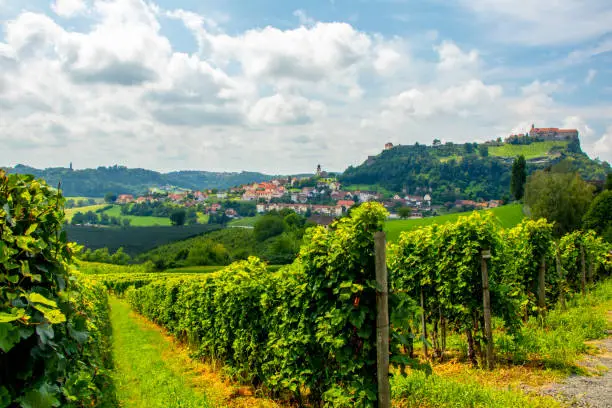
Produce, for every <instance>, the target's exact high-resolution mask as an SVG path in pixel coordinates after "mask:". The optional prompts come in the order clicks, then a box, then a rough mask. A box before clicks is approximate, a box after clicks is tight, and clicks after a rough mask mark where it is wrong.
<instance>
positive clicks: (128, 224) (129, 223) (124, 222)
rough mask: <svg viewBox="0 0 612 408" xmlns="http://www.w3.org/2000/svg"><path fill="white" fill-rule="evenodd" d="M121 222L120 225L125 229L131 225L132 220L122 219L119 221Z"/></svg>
mask: <svg viewBox="0 0 612 408" xmlns="http://www.w3.org/2000/svg"><path fill="white" fill-rule="evenodd" d="M121 222H122V224H123V226H124V227H125V228H127V227H129V226H130V225H132V220H131V219H130V218H123V219H122V220H121Z"/></svg>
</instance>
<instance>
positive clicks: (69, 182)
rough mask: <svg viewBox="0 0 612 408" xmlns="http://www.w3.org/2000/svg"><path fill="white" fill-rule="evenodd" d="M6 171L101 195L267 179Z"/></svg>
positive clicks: (107, 170) (67, 191)
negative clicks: (163, 187) (155, 188)
mask: <svg viewBox="0 0 612 408" xmlns="http://www.w3.org/2000/svg"><path fill="white" fill-rule="evenodd" d="M5 170H6V171H7V172H8V173H19V174H32V175H34V176H35V177H37V178H43V179H45V180H46V181H47V183H49V185H51V186H57V185H58V183H59V182H60V181H61V183H62V190H63V191H64V195H66V196H85V197H104V194H106V193H108V192H109V191H110V192H114V193H117V194H134V195H136V194H142V193H144V192H146V191H147V190H148V189H149V188H152V187H162V186H173V187H176V188H184V189H189V190H204V189H214V188H217V189H225V188H229V187H233V186H237V185H240V184H247V183H254V182H261V181H266V180H270V179H271V178H273V176H269V175H266V174H262V173H256V172H240V173H230V172H222V173H217V172H209V171H175V172H171V173H158V172H156V171H153V170H145V169H129V168H127V167H124V166H111V167H98V168H97V169H83V170H71V169H69V168H64V167H55V168H48V169H44V170H41V169H36V168H34V167H29V166H24V165H21V164H18V165H16V166H15V167H12V168H11V167H8V168H5Z"/></svg>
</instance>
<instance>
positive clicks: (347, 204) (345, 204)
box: [336, 200, 355, 208]
mask: <svg viewBox="0 0 612 408" xmlns="http://www.w3.org/2000/svg"><path fill="white" fill-rule="evenodd" d="M336 205H339V206H340V207H345V208H350V207H352V206H354V205H355V202H354V201H353V200H338V202H337V203H336Z"/></svg>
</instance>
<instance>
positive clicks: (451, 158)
mask: <svg viewBox="0 0 612 408" xmlns="http://www.w3.org/2000/svg"><path fill="white" fill-rule="evenodd" d="M451 160H455V161H456V162H460V161H461V160H463V156H457V155H456V154H453V155H452V156H447V157H440V163H448V162H449V161H451Z"/></svg>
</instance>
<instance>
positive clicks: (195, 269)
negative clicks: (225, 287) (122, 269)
mask: <svg viewBox="0 0 612 408" xmlns="http://www.w3.org/2000/svg"><path fill="white" fill-rule="evenodd" d="M283 266H285V265H268V271H269V272H276V271H278V270H279V269H280V268H282V267H283ZM223 268H225V266H218V265H205V266H185V267H183V268H172V269H166V270H165V271H164V272H163V273H180V274H189V273H211V272H217V271H219V270H221V269H223Z"/></svg>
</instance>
